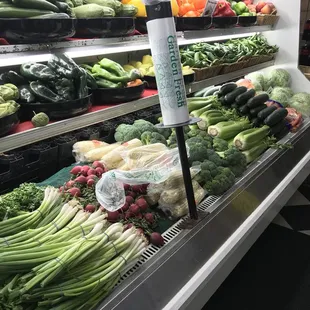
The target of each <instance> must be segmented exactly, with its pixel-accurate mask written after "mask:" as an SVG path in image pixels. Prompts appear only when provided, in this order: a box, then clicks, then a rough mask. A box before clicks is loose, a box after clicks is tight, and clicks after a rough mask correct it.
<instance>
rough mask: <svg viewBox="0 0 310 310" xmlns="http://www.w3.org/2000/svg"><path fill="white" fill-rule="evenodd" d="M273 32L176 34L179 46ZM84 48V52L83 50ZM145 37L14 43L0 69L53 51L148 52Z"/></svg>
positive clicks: (1, 56)
mask: <svg viewBox="0 0 310 310" xmlns="http://www.w3.org/2000/svg"><path fill="white" fill-rule="evenodd" d="M269 30H272V27H271V26H250V27H234V28H227V29H207V30H194V31H184V32H177V38H178V44H179V45H180V46H182V45H185V44H190V43H195V42H211V41H218V40H224V39H225V38H226V39H227V38H229V37H233V36H237V37H238V36H239V37H240V36H243V35H247V34H251V33H256V32H265V31H269ZM85 48H87V49H85ZM149 48H150V46H149V40H148V36H147V35H137V36H128V37H118V38H100V39H82V40H72V41H62V42H51V43H40V44H15V45H7V46H2V47H1V52H0V67H3V68H4V67H8V66H14V65H20V64H22V63H23V62H24V61H25V59H26V60H27V61H38V62H40V61H43V62H45V61H47V60H48V59H49V57H50V54H51V53H52V52H59V53H64V52H66V53H67V54H68V56H70V57H71V58H73V59H78V58H83V57H89V56H99V55H108V54H113V53H125V52H131V51H136V50H147V49H149Z"/></svg>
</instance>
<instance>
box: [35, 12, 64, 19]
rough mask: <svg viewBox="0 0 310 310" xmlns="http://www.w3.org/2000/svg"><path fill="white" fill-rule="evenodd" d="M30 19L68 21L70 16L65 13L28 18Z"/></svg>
mask: <svg viewBox="0 0 310 310" xmlns="http://www.w3.org/2000/svg"><path fill="white" fill-rule="evenodd" d="M30 18H32V19H34V18H35V19H37V18H39V19H68V18H70V16H69V15H68V14H66V13H52V14H45V15H42V16H34V17H30Z"/></svg>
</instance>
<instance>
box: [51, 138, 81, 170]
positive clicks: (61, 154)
mask: <svg viewBox="0 0 310 310" xmlns="http://www.w3.org/2000/svg"><path fill="white" fill-rule="evenodd" d="M53 141H54V143H55V144H56V145H57V146H58V167H57V169H58V170H60V169H62V168H63V167H67V166H69V165H71V164H72V163H73V162H74V157H73V155H72V147H73V144H74V143H76V142H77V141H78V140H77V138H76V136H75V135H73V134H66V135H61V136H58V137H56V138H55V139H54V140H53Z"/></svg>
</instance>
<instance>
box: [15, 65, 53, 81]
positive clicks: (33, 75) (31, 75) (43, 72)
mask: <svg viewBox="0 0 310 310" xmlns="http://www.w3.org/2000/svg"><path fill="white" fill-rule="evenodd" d="M20 73H21V75H22V76H24V77H25V78H26V79H28V80H30V81H37V80H39V81H52V80H54V79H55V78H56V75H55V73H54V72H53V70H52V69H51V68H50V67H48V66H46V65H43V64H39V63H35V62H28V63H24V64H22V65H21V67H20Z"/></svg>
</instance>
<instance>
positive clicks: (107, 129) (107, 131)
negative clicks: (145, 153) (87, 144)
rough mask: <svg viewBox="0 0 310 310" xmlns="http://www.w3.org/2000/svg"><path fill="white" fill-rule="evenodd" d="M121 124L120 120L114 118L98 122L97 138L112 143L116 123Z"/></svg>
mask: <svg viewBox="0 0 310 310" xmlns="http://www.w3.org/2000/svg"><path fill="white" fill-rule="evenodd" d="M120 124H121V121H119V120H117V119H115V120H113V121H105V122H102V123H100V124H97V128H98V130H99V139H100V140H102V141H104V142H106V143H114V142H115V139H114V133H115V129H116V127H117V126H118V125H120Z"/></svg>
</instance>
